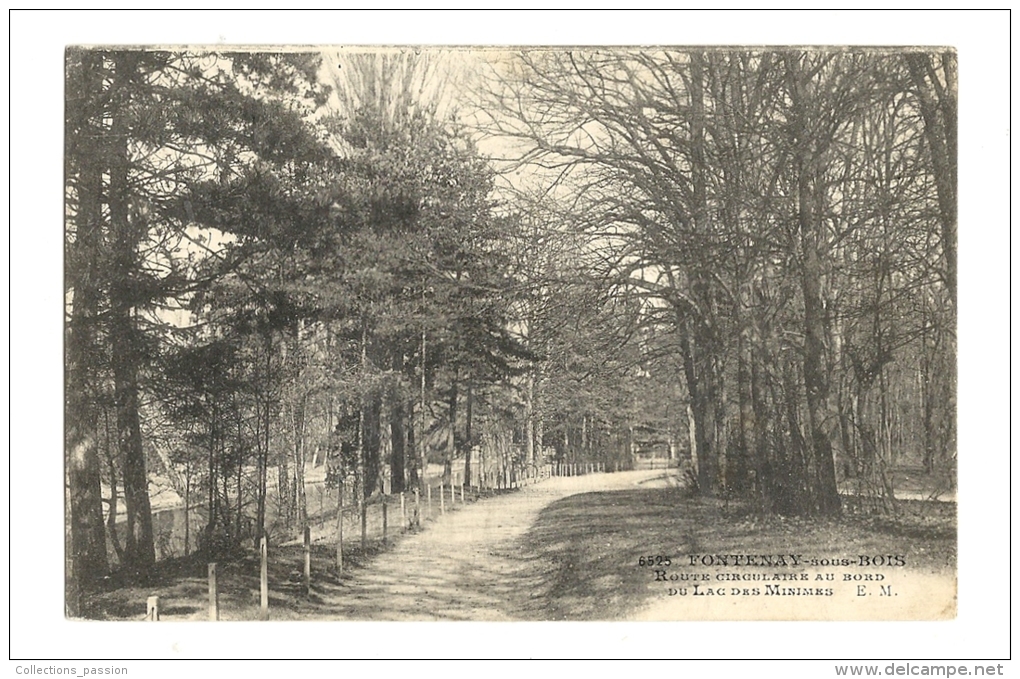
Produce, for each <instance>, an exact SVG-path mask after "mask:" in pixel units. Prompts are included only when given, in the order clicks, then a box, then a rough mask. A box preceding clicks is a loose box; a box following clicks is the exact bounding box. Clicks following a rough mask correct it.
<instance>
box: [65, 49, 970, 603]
mask: <svg viewBox="0 0 1020 679" xmlns="http://www.w3.org/2000/svg"><path fill="white" fill-rule="evenodd" d="M65 75H66V82H65V102H66V109H65V129H64V140H65V155H64V160H65V172H64V176H65V184H64V205H65V208H64V218H65V252H64V275H65V280H64V293H65V296H64V300H63V301H64V317H65V337H64V349H65V392H64V393H65V403H64V406H65V416H64V427H65V429H64V431H65V478H64V483H65V498H66V506H65V517H66V526H65V527H66V535H65V538H66V575H67V579H66V583H67V590H66V597H65V600H66V604H67V611H68V615H71V616H80V615H84V614H86V613H87V611H86V610H85V608H86V606H85V603H84V602H85V601H86V600H87V598H88V594H89V592H92V591H95V590H97V589H99V588H101V587H103V586H105V585H104V584H103V583H104V582H109V581H110V578H111V577H115V578H116V579H117V582H137V581H144V580H145V579H146V578H147V577H148V576H150V575H151V574H152V573H153V572H155V570H156V569H157V567H158V564H159V563H160V562H163V561H166V560H171V559H182V558H188V557H190V556H192V555H194V556H195V558H201V559H204V560H219V561H221V562H223V561H229V560H230V559H231V558H234V557H236V555H239V554H240V555H243V554H248V553H251V551H252V550H253V549H257V546H258V544H259V540H260V538H262V537H263V536H266V535H269V536H270V539H271V541H275V542H278V543H282V542H286V541H287V540H291V539H296V536H299V535H301V533H302V531H305V530H306V529H307V528H308V526H309V525H310V524H311V523H315V522H316V521H321V522H322V523H323V525H332V524H329V523H328V522H327V521H326V519H325V518H324V517H325V516H328V515H331V513H337V514H342V512H344V511H345V507H346V508H347V510H349V511H353V512H354V513H355V515H357V514H359V513H360V516H361V526H362V543H363V544H364V531H365V524H366V519H365V517H366V515H367V512H368V508H369V507H371V506H372V504H373V503H377V502H380V501H382V500H381V498H385V497H392V496H395V495H398V494H415V495H416V496H423V495H424V494H425V493H426V492H434V485H433V486H430V484H435V483H439V484H440V486H439V488H440V492H442V488H444V487H451V486H452V487H457V486H459V487H460V488H461V493H462V495H461V499H463V497H464V495H463V493H464V488H465V487H466V488H468V489H480V488H507V487H513V486H514V484H515V483H517V482H519V481H520V480H521V479H534V478H540V477H541V476H542V474H543V473H547V472H548V471H549V470H551V469H561V468H563V465H572V466H573V467H571V468H575V469H576V468H577V467H578V466H580V467H582V468H584V469H589V470H594V469H597V470H604V471H621V470H628V469H633V468H634V467H635V465H638V464H640V463H647V462H648V460H657V461H661V463H662V464H664V465H669V466H671V467H673V468H676V469H678V470H680V473H681V475H682V476H683V479H684V483H685V486H686V488H687V489H688V492H689V493H690V494H691V495H694V496H699V497H705V498H725V499H726V500H727V502H730V501H732V502H734V503H738V504H740V506H742V507H744V508H745V509H746V511H747V512H749V513H751V514H754V515H759V516H783V517H796V520H798V521H827V520H831V519H834V518H838V517H841V516H848V515H851V514H853V515H856V514H867V515H869V516H874V517H888V516H895V515H896V514H897V513H898V512H900V511H902V507H901V502H902V501H903V500H904V499H905V498H907V499H915V500H925V501H928V500H938V499H940V498H942V497H944V496H951V495H952V493H953V491H954V489H955V473H956V315H957V310H956V243H957V234H956V228H957V223H956V222H957V216H956V205H957V196H956V191H957V170H956V162H957V161H956V159H957V136H956V128H957V123H956V115H957V99H956V97H957V66H956V55H955V53H954V52H952V51H949V52H926V51H920V50H905V49H896V50H879V49H861V50H853V49H845V50H801V49H798V50H792V49H739V50H738V49H714V50H706V49H701V50H694V49H689V48H675V49H673V48H647V49H637V48H635V49H623V48H612V49H600V48H594V47H592V48H578V49H571V50H566V49H563V48H556V49H553V48H533V49H515V50H512V51H509V50H504V49H484V50H455V49H420V50H414V49H389V50H381V49H372V50H368V49H362V50H354V49H333V50H330V49H322V50H316V51H293V50H279V51H264V52H251V51H232V50H230V49H227V48H224V49H220V50H202V49H183V48H182V49H179V50H175V49H161V50H150V49H125V48H69V49H68V51H67V54H66V72H65ZM451 492H452V491H451ZM400 497H401V498H403V495H400ZM409 497H410V495H409ZM441 497H442V496H441ZM167 498H169V499H167ZM324 498H325V499H324ZM327 505H328V506H327ZM168 510H174V511H178V512H181V511H182V512H183V514H184V519H183V523H182V524H181V527H180V528H179V529H176V530H177V532H178V533H183V534H177V535H175V536H174V539H173V540H171V539H170V537H169V536H167V535H163V534H162V533H161V529H160V521H159V515H160V513H161V512H165V511H168ZM384 516H385V515H384ZM338 521H341V522H342V518H340V519H338ZM341 525H342V524H341ZM337 553H338V558H339V553H340V547H339V546H338V548H337ZM236 558H240V557H236ZM203 562H204V561H203Z"/></svg>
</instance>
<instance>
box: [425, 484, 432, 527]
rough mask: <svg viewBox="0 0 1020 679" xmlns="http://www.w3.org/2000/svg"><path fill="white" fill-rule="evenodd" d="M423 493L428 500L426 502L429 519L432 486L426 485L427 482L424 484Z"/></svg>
mask: <svg viewBox="0 0 1020 679" xmlns="http://www.w3.org/2000/svg"><path fill="white" fill-rule="evenodd" d="M425 495H426V496H427V500H428V502H427V504H428V510H429V516H428V518H430V519H431V518H432V486H430V485H428V483H426V484H425Z"/></svg>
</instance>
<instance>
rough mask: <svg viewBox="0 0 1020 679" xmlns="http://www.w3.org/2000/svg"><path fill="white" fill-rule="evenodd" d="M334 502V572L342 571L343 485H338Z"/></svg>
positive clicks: (339, 572)
mask: <svg viewBox="0 0 1020 679" xmlns="http://www.w3.org/2000/svg"><path fill="white" fill-rule="evenodd" d="M337 494H338V497H337V504H336V572H337V575H340V574H341V573H343V572H344V486H343V484H342V483H341V484H340V486H339V487H338V493H337Z"/></svg>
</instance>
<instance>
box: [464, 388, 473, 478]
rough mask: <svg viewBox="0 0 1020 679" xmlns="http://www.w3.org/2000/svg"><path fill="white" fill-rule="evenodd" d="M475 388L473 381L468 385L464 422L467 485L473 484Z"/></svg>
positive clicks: (465, 476)
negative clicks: (472, 426)
mask: <svg viewBox="0 0 1020 679" xmlns="http://www.w3.org/2000/svg"><path fill="white" fill-rule="evenodd" d="M474 400H475V399H474V390H473V389H472V388H471V382H468V385H467V413H466V414H465V419H466V420H467V422H465V423H464V481H463V484H464V485H465V486H470V485H471V451H472V449H473V448H474V445H475V439H474V432H472V431H471V420H472V417H473V414H474V412H473V411H474Z"/></svg>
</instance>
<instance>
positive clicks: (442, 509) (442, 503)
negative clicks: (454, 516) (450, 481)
mask: <svg viewBox="0 0 1020 679" xmlns="http://www.w3.org/2000/svg"><path fill="white" fill-rule="evenodd" d="M439 513H440V514H445V513H446V484H445V483H443V482H442V481H440V482H439Z"/></svg>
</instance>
